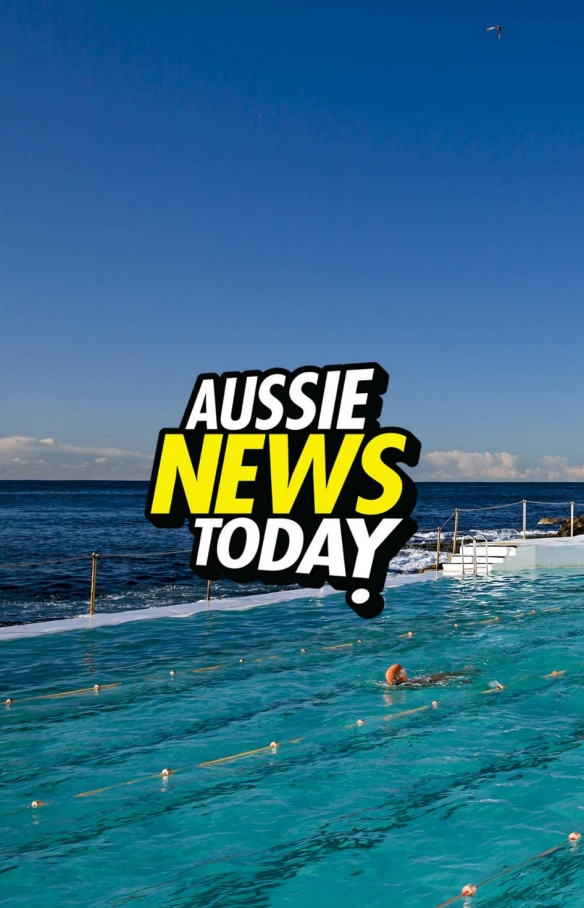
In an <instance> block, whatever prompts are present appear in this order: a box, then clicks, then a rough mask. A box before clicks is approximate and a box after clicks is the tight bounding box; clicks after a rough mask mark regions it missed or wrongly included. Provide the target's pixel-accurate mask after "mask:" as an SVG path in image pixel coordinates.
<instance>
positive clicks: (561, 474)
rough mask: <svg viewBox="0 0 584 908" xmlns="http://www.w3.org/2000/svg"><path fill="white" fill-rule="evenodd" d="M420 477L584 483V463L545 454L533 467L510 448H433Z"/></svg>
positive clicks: (454, 479)
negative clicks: (461, 449)
mask: <svg viewBox="0 0 584 908" xmlns="http://www.w3.org/2000/svg"><path fill="white" fill-rule="evenodd" d="M416 478H417V479H425V480H432V479H433V480H444V481H446V480H452V481H459V482H461V481H465V480H473V479H474V480H476V481H478V482H487V481H492V482H513V481H515V482H521V481H523V482H582V481H584V464H583V465H575V464H570V463H569V462H568V458H567V457H556V456H552V455H545V456H544V457H542V458H541V459H540V460H539V461H538V462H537V463H536V464H535V465H533V466H524V465H522V464H521V462H520V458H519V456H518V455H517V454H510V453H509V452H508V451H499V452H493V453H491V452H490V451H482V452H480V451H458V450H454V451H431V452H430V453H429V454H425V455H424V456H423V457H422V462H421V464H420V472H419V474H418V475H417V476H416Z"/></svg>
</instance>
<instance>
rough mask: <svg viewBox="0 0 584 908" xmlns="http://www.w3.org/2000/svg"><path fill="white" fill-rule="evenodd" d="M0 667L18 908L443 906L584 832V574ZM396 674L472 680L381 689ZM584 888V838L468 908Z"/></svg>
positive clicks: (2, 823)
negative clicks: (366, 615)
mask: <svg viewBox="0 0 584 908" xmlns="http://www.w3.org/2000/svg"><path fill="white" fill-rule="evenodd" d="M546 609H561V610H559V611H545V610H546ZM532 610H535V614H529V613H530V612H531V611H532ZM518 615H519V616H520V615H523V617H518ZM495 617H498V618H499V621H494V620H492V619H494V618H495ZM485 622H488V623H485ZM454 624H458V625H459V626H458V627H454ZM408 631H412V632H413V636H412V637H408V636H403V635H404V634H407V633H408ZM358 639H361V640H362V643H358V642H357V640H358ZM345 644H352V645H345ZM327 647H336V648H327ZM302 648H305V649H306V653H301V649H302ZM0 656H1V669H0V696H1V699H2V701H3V700H4V699H5V698H6V697H11V698H13V699H14V700H15V702H14V703H13V704H12V705H11V706H9V707H2V708H1V712H0V741H1V746H2V750H1V753H2V786H1V789H0V850H1V854H2V863H1V866H0V870H1V871H2V872H1V873H0V904H2V905H10V906H11V908H13V906H25V905H26V906H33V905H34V906H36V905H43V908H53V906H54V908H57V906H59V908H63V906H73V905H75V906H77V905H87V906H122V905H130V906H133V905H136V906H151V908H162V906H164V908H166V906H234V908H235V906H258V908H260V906H273V908H280V906H281V908H284V906H292V905H294V906H295V905H301V906H303V908H325V906H329V905H331V906H335V908H349V906H350V908H356V906H359V908H377V906H380V908H381V906H384V908H385V906H392V908H423V906H428V908H435V906H436V905H438V904H440V903H441V902H442V901H445V900H447V899H449V898H452V897H454V896H456V895H458V894H459V893H460V891H461V887H462V886H463V885H464V884H466V883H479V882H481V881H482V880H484V879H486V878H488V877H490V876H491V875H492V874H495V873H498V872H499V871H500V870H502V869H504V868H505V867H510V866H511V865H515V864H518V863H520V862H521V861H524V860H526V859H527V858H530V857H531V856H533V855H536V854H537V853H538V852H540V851H543V850H544V849H547V848H550V847H552V846H554V845H556V844H558V843H559V842H561V841H562V840H563V839H565V838H566V837H567V835H568V833H569V832H571V831H572V830H579V831H582V832H584V781H583V775H584V773H583V770H584V761H583V755H584V749H583V748H584V689H583V680H584V575H582V574H577V573H571V572H567V571H564V572H561V573H560V572H557V573H549V574H543V573H538V574H537V575H530V574H524V575H521V576H501V577H500V578H497V577H490V578H477V579H476V580H475V579H473V578H466V579H464V580H460V579H452V580H448V579H442V580H440V581H439V582H437V583H420V584H412V585H410V586H405V587H403V588H400V589H394V590H391V591H389V592H388V594H387V607H386V610H385V612H384V613H383V615H382V616H381V617H380V618H379V619H377V620H375V621H374V622H369V623H367V622H364V621H361V620H359V619H358V618H357V617H356V616H355V615H354V614H353V613H352V612H351V611H350V610H349V609H348V608H347V607H346V606H345V605H344V602H343V600H342V597H340V596H339V597H336V596H335V597H330V598H326V599H322V600H319V599H318V598H310V597H307V598H306V599H302V600H296V601H294V602H291V603H286V604H281V605H271V606H269V607H263V608H255V609H252V610H248V611H241V612H236V613H233V612H231V613H217V614H216V615H215V616H214V617H212V618H208V617H206V616H197V617H194V618H190V619H176V620H170V619H166V620H157V621H144V622H138V623H135V624H128V625H123V626H121V627H117V628H116V627H114V628H101V629H98V630H93V631H91V632H75V633H64V634H56V635H52V636H50V637H46V638H40V639H39V638H31V639H22V640H18V641H14V642H10V643H3V644H2V646H1V653H0ZM272 657H274V658H272ZM240 659H244V660H245V661H244V662H240V661H239V660H240ZM256 660H260V661H256ZM395 661H400V662H402V663H403V664H404V665H405V666H406V668H407V669H408V671H409V672H410V674H411V675H416V674H421V673H424V672H431V671H439V670H444V669H456V668H461V667H463V666H467V665H472V666H473V667H474V669H475V670H476V671H475V672H473V673H469V674H468V675H467V676H465V677H462V678H460V679H457V680H455V681H452V682H450V683H448V684H447V685H445V686H441V687H439V688H433V689H408V690H405V689H402V690H394V691H388V690H385V689H384V688H383V687H382V686H381V685H380V684H379V682H380V681H381V679H382V678H383V674H384V671H385V669H386V668H387V666H388V665H389V664H390V663H392V662H395ZM213 666H219V667H217V668H212V667H213ZM199 668H209V669H210V670H208V671H195V669H199ZM553 670H558V671H562V670H563V671H564V672H565V674H562V675H559V676H557V677H555V678H546V677H544V676H545V675H547V674H549V673H551V672H552V671H553ZM170 671H175V672H176V674H175V675H174V676H172V675H170ZM120 682H121V683H120ZM494 682H499V683H500V684H503V685H504V686H505V689H504V690H498V691H494V690H493V689H492V685H493V684H494ZM94 684H100V685H101V686H102V689H101V690H100V691H98V692H97V693H94V692H93V691H90V692H87V693H79V694H73V695H70V696H64V697H61V698H47V699H35V698H39V697H41V696H42V695H44V694H49V693H55V692H64V691H68V690H74V689H78V688H91V687H93V685H94ZM109 684H116V685H118V686H116V687H111V688H106V687H105V685H109ZM483 691H492V692H491V693H483ZM434 698H437V699H438V701H439V706H438V708H437V709H433V708H431V707H430V703H431V701H432V699H434ZM418 707H429V708H427V709H420V710H418V711H417V712H409V711H410V710H415V709H417V708H418ZM402 713H407V714H406V715H400V714H402ZM388 716H391V717H393V718H387V717H388ZM358 719H363V720H365V721H364V724H363V725H357V724H356V723H357V720H358ZM272 741H278V742H280V744H279V747H278V748H277V749H276V750H275V751H274V752H273V751H272V750H271V748H270V747H269V745H270V742H272ZM292 742H294V743H292ZM260 748H263V749H261V750H260V751H259V752H257V753H254V754H250V755H248V756H244V757H239V758H236V759H234V760H228V761H224V762H218V763H212V764H211V765H208V766H201V765H200V764H201V763H205V762H208V761H215V760H219V759H221V758H223V757H227V756H230V755H234V754H238V753H242V752H245V751H250V750H256V749H260ZM165 767H167V768H171V769H173V770H174V772H173V774H172V775H170V776H169V777H168V778H167V779H164V778H162V777H161V776H160V775H158V774H159V773H160V772H161V770H162V769H163V768H165ZM134 780H136V781H134ZM128 782H133V784H123V783H128ZM95 789H104V790H102V791H98V792H95V793H93V794H89V795H87V796H85V797H77V795H79V794H83V793H85V792H90V791H95ZM34 799H38V800H41V801H42V802H45V803H44V806H41V807H38V808H36V809H34V808H32V807H30V804H31V802H32V801H33V800H34ZM583 887H584V837H583V839H582V843H581V844H577V845H576V846H571V845H565V846H562V847H561V848H559V849H558V850H557V851H555V852H554V853H553V854H551V855H549V856H547V857H544V858H541V859H540V860H538V861H536V862H532V863H529V864H526V865H525V866H523V867H521V868H519V869H518V870H514V871H512V872H511V873H509V874H507V875H505V876H503V877H500V878H498V879H497V880H494V881H493V882H491V883H489V884H487V885H485V886H483V887H481V888H480V889H479V892H478V894H477V896H476V897H475V898H474V899H472V900H469V901H468V902H465V900H460V902H457V903H456V904H459V905H463V904H469V905H480V906H481V908H482V906H490V908H495V906H497V908H505V906H511V905H513V906H516V908H517V906H519V908H521V906H525V908H527V906H529V908H533V906H534V905H537V906H545V908H551V906H553V908H570V906H582V905H583V904H584V889H583Z"/></svg>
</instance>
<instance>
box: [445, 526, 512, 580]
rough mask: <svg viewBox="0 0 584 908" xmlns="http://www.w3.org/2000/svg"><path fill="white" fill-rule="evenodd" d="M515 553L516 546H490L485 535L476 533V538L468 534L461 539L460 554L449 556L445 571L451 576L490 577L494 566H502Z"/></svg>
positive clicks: (493, 544)
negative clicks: (479, 575) (484, 575)
mask: <svg viewBox="0 0 584 908" xmlns="http://www.w3.org/2000/svg"><path fill="white" fill-rule="evenodd" d="M469 540H470V541H469ZM477 543H480V544H477ZM515 553H516V548H515V546H514V545H501V544H499V543H497V544H495V543H491V545H490V546H489V542H488V540H487V537H486V536H485V534H484V533H476V535H474V536H472V535H471V534H470V533H467V534H466V535H465V536H462V537H461V539H460V552H459V554H457V555H449V556H448V561H447V562H446V563H445V564H444V565H443V571H444V573H445V574H450V575H465V574H472V575H474V576H475V577H476V576H477V574H487V575H488V574H489V573H490V572H491V571H492V569H493V565H497V564H502V563H503V562H504V561H505V559H506V558H508V557H509V556H512V555H515Z"/></svg>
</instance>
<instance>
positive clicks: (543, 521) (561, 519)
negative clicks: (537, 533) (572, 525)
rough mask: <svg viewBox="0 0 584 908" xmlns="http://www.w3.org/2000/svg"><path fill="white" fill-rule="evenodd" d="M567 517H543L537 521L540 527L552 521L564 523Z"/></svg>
mask: <svg viewBox="0 0 584 908" xmlns="http://www.w3.org/2000/svg"><path fill="white" fill-rule="evenodd" d="M565 519H566V518H565V517H542V518H541V520H538V521H537V525H538V527H539V526H547V524H550V523H564V521H565Z"/></svg>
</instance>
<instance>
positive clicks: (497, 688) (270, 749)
mask: <svg viewBox="0 0 584 908" xmlns="http://www.w3.org/2000/svg"><path fill="white" fill-rule="evenodd" d="M564 674H565V672H564V671H555V670H554V671H553V672H551V673H550V674H548V675H543V676H539V677H544V678H555V677H561V676H563V675H564ZM524 677H531V676H524ZM533 677H538V676H533ZM518 680H523V678H519V679H518ZM514 683H516V682H513V681H511V682H510V684H508V685H507V687H505V685H503V684H500V683H499V682H498V681H494V682H493V686H492V687H489V688H487V689H486V690H482V691H477V692H476V696H481V695H483V694H493V693H501V692H502V691H504V690H507V689H508V688H509V687H511V686H512V685H513V684H514ZM112 686H113V685H112ZM84 690H94V688H85V689H84ZM95 690H96V691H97V690H99V685H95ZM439 706H440V701H439V700H432V701H431V702H430V703H426V704H424V705H423V706H416V707H413V708H412V709H405V710H401V711H400V712H395V713H388V715H386V716H383V717H382V721H384V722H391V721H394V720H396V719H403V718H405V717H406V716H412V715H415V714H416V713H422V712H426V711H427V710H430V709H434V710H436V709H438V708H439ZM365 724H366V721H365V719H357V721H356V722H352V723H351V724H349V725H345V726H344V728H345V729H352V728H361V727H362V726H363V725H365ZM305 740H306V738H305V737H299V738H292V739H291V740H290V741H287V742H286V743H287V744H299V743H300V742H301V741H305ZM279 747H280V742H279V741H272V742H271V743H270V744H268V745H264V746H263V747H255V748H253V749H251V750H244V751H240V752H239V753H235V754H228V755H227V756H225V757H218V758H216V759H214V760H204V761H202V762H200V763H196V764H195V767H197V768H206V767H209V766H218V765H220V764H223V763H231V762H232V761H233V760H239V759H242V758H244V757H250V756H256V755H257V754H261V753H272V754H275V753H277V752H278V749H279ZM191 768H194V767H186V766H183V767H179V768H178V769H168V768H166V769H163V770H162V772H156V773H150V774H148V775H145V776H138V777H137V778H135V779H130V780H128V781H123V782H114V783H113V784H112V785H104V786H102V787H101V788H93V789H90V790H89V791H82V792H79V793H78V794H76V795H73V797H74V798H87V797H90V796H92V795H96V794H102V793H103V792H105V791H112V790H113V789H115V788H124V787H126V786H129V785H136V784H138V783H139V782H148V781H150V780H151V779H158V778H161V777H162V778H163V780H165V781H166V780H167V779H168V777H169V776H171V775H175V774H176V773H180V772H184V771H185V770H187V769H191ZM52 803H53V802H51V801H41V800H35V801H33V802H32V803H31V804H30V805H29V806H31V807H34V808H37V807H48V806H49V805H50V804H52Z"/></svg>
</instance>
